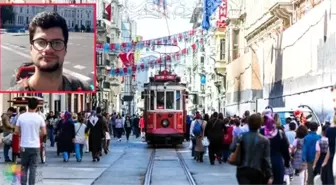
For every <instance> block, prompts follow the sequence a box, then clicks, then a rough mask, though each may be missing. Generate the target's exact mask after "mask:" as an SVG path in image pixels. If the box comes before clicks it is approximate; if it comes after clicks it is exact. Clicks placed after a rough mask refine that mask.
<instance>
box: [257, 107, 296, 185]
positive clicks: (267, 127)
mask: <svg viewBox="0 0 336 185" xmlns="http://www.w3.org/2000/svg"><path fill="white" fill-rule="evenodd" d="M263 118H264V128H262V129H260V133H261V134H262V135H264V136H265V137H266V138H268V139H269V140H270V146H271V163H272V166H276V168H272V171H273V177H274V178H273V184H281V185H282V184H283V183H284V176H285V168H289V167H290V165H289V163H290V155H289V143H288V139H287V137H286V134H285V132H283V131H282V130H281V129H279V128H278V126H277V122H276V120H275V119H274V114H273V113H272V112H266V113H265V114H264V117H263Z"/></svg>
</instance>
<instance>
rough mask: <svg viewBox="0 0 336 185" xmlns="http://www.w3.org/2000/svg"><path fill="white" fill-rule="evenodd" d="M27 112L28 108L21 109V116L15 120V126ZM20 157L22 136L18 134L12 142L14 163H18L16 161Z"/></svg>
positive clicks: (14, 135)
mask: <svg viewBox="0 0 336 185" xmlns="http://www.w3.org/2000/svg"><path fill="white" fill-rule="evenodd" d="M25 112H27V110H26V107H20V109H19V114H18V115H17V117H16V119H15V124H16V122H17V120H18V118H19V116H20V115H21V114H23V113H25ZM18 157H20V136H19V135H18V134H16V133H14V134H13V141H12V161H13V162H14V163H16V162H17V161H16V159H17V158H18Z"/></svg>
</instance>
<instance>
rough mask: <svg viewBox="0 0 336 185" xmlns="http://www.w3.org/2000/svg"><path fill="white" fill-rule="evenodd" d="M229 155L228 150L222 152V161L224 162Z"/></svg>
mask: <svg viewBox="0 0 336 185" xmlns="http://www.w3.org/2000/svg"><path fill="white" fill-rule="evenodd" d="M230 154H231V151H230V150H229V149H227V150H224V151H223V161H224V162H226V161H227V160H228V158H229V156H230Z"/></svg>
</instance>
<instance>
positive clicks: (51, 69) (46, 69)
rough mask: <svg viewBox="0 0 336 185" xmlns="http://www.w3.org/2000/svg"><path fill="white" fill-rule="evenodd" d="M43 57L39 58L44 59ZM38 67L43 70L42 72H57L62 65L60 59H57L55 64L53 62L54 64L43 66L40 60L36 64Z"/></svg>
mask: <svg viewBox="0 0 336 185" xmlns="http://www.w3.org/2000/svg"><path fill="white" fill-rule="evenodd" d="M42 59H43V57H41V58H39V59H38V61H40V60H42ZM36 67H37V68H38V69H39V70H40V71H41V72H47V73H51V72H55V71H58V70H59V69H60V68H61V67H62V66H61V64H60V63H59V60H58V59H57V61H56V62H55V64H53V65H52V66H41V65H40V63H39V62H38V63H37V64H36Z"/></svg>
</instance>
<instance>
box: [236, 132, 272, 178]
mask: <svg viewBox="0 0 336 185" xmlns="http://www.w3.org/2000/svg"><path fill="white" fill-rule="evenodd" d="M237 142H240V144H241V164H240V165H239V166H238V168H246V167H247V168H253V169H256V170H258V171H260V172H262V173H263V174H264V175H265V178H266V179H269V178H271V177H273V173H272V164H271V158H270V141H269V140H268V139H267V138H265V137H264V136H263V135H261V134H260V133H258V132H256V131H255V132H253V131H249V132H246V133H243V134H242V135H241V137H240V138H239V139H238V140H236V141H235V143H234V147H233V148H234V149H235V146H236V144H237Z"/></svg>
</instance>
